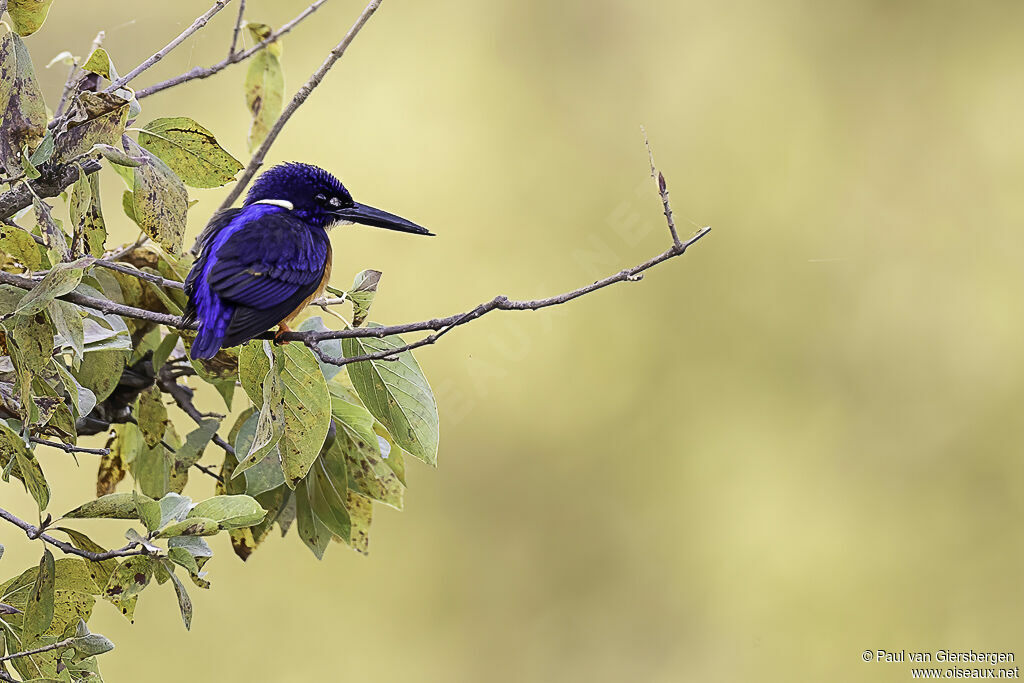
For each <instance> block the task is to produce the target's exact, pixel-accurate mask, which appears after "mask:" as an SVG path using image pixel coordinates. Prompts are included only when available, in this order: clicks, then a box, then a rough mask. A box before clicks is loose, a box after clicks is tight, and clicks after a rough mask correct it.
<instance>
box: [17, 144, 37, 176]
mask: <svg viewBox="0 0 1024 683" xmlns="http://www.w3.org/2000/svg"><path fill="white" fill-rule="evenodd" d="M21 170H22V171H24V172H25V177H26V178H28V179H29V180H35V179H36V178H38V177H39V176H41V175H42V173H40V172H39V169H38V168H36V166H35V164H33V163H32V159H31V158H30V157H29V154H28V147H26V148H24V149H22V150H21Z"/></svg>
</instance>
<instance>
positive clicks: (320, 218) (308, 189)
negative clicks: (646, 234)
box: [183, 163, 433, 358]
mask: <svg viewBox="0 0 1024 683" xmlns="http://www.w3.org/2000/svg"><path fill="white" fill-rule="evenodd" d="M348 223H361V224H363V225H372V226H375V227H378V228H387V229H389V230H398V231H400V232H411V233H413V234H416V235H432V234H433V233H431V232H430V231H429V230H427V229H426V228H423V227H421V226H419V225H416V224H415V223H413V222H411V221H407V220H406V219H404V218H401V217H399V216H395V215H394V214H390V213H388V212H386V211H381V210H380V209H375V208H373V207H372V206H367V205H365V204H359V203H357V202H356V201H354V200H353V199H352V195H351V194H349V192H348V190H346V189H345V186H344V185H342V184H341V182H340V181H339V180H338V179H337V178H335V177H334V176H333V175H331V174H330V173H328V172H327V171H325V170H323V169H322V168H318V167H316V166H312V165H310V164H299V163H289V164H282V165H280V166H275V167H274V168H271V169H270V170H268V171H266V172H265V173H263V174H262V175H260V177H259V178H257V179H256V182H255V183H253V186H252V188H251V189H250V190H249V194H248V195H247V196H246V198H245V202H243V204H242V207H241V208H239V209H227V210H225V211H221V212H219V213H217V214H216V215H215V216H214V217H213V219H212V220H211V221H210V223H209V225H207V226H206V229H205V230H204V231H203V234H202V235H201V236H200V238H199V239H200V254H199V258H198V259H196V262H195V264H194V265H193V266H192V270H191V271H190V272H189V274H188V277H187V278H186V279H185V293H186V294H187V295H188V306H187V307H186V309H185V313H184V316H183V317H184V322H186V323H195V322H198V323H199V333H198V334H197V335H196V338H195V341H193V342H192V350H191V355H192V357H193V358H212V357H213V356H214V355H216V354H217V352H218V351H219V350H220V349H221V348H224V347H228V346H237V345H238V344H242V343H244V342H246V341H248V340H250V339H252V338H254V337H256V336H258V335H260V334H262V333H263V332H266V331H267V330H269V329H270V328H272V327H274V326H275V325H277V326H278V327H279V332H278V335H280V334H281V333H283V332H286V331H288V329H289V328H288V323H289V322H290V321H291V320H292V319H294V318H295V317H296V316H297V315H298V314H299V313H300V312H301V311H302V309H304V308H305V307H306V306H307V305H308V304H309V302H310V301H312V300H313V299H315V298H317V297H318V296H320V294H321V293H322V292H323V291H324V288H325V287H326V286H327V282H328V280H329V279H330V276H331V242H330V240H329V239H328V237H327V229H328V228H330V227H332V226H334V225H338V224H348Z"/></svg>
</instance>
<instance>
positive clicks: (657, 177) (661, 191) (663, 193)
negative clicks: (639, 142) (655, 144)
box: [640, 126, 682, 247]
mask: <svg viewBox="0 0 1024 683" xmlns="http://www.w3.org/2000/svg"><path fill="white" fill-rule="evenodd" d="M640 130H641V132H643V134H644V145H646V146H647V158H648V159H650V160H651V178H653V179H654V182H656V183H657V184H658V195H659V196H660V197H661V206H662V208H663V209H664V212H665V220H666V221H667V222H668V231H669V233H671V235H672V243H673V244H675V245H676V246H677V247H678V246H680V245H681V244H682V243H681V242H680V241H679V233H678V232H676V219H675V218H673V216H672V204H671V203H670V202H669V199H668V185H666V183H665V176H664V174H663V173H662V172H661V171H659V170H658V169H657V168H656V167H655V165H654V151H653V150H652V149H651V141H650V140H648V139H647V130H646V129H645V128H644V127H643V126H640Z"/></svg>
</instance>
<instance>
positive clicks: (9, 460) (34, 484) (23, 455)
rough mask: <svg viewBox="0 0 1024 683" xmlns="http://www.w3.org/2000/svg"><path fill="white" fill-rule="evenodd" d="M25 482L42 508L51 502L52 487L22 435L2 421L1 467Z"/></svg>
mask: <svg viewBox="0 0 1024 683" xmlns="http://www.w3.org/2000/svg"><path fill="white" fill-rule="evenodd" d="M8 468H10V473H11V474H13V475H14V476H15V477H17V478H18V479H20V480H21V481H22V483H24V484H25V488H26V489H27V490H28V492H29V494H31V496H32V499H33V500H35V501H36V505H37V506H38V507H39V509H40V510H45V509H46V506H47V505H49V504H50V487H49V485H48V484H47V483H46V477H45V476H43V470H42V468H41V467H40V466H39V461H38V460H36V456H35V453H33V452H32V451H30V450H29V449H28V448H27V447H26V446H25V442H24V441H22V439H21V437H20V436H18V435H17V434H16V433H15V432H14V430H12V429H11V428H10V427H8V426H7V424H6V423H5V422H3V421H0V469H2V470H3V471H5V472H6V471H8Z"/></svg>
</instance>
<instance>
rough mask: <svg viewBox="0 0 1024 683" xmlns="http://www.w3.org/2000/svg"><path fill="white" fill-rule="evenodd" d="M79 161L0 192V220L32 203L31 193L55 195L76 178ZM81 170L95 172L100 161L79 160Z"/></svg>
mask: <svg viewBox="0 0 1024 683" xmlns="http://www.w3.org/2000/svg"><path fill="white" fill-rule="evenodd" d="M78 167H79V163H77V162H76V163H68V164H63V165H60V166H58V167H57V168H55V169H53V170H52V171H50V172H49V173H44V174H43V175H41V176H40V177H38V178H36V179H35V180H29V181H25V182H18V183H15V184H14V185H13V186H12V187H11V189H9V190H7V192H4V193H3V194H0V220H2V219H7V218H10V217H11V216H13V215H14V214H16V213H18V212H19V211H21V210H22V209H24V208H25V207H26V206H30V205H31V204H32V195H33V194H35V195H36V196H37V197H39V198H41V199H42V198H46V197H56V196H57V195H59V194H60V193H61V192H63V191H64V188H66V187H67V186H69V185H71V183H73V182H75V181H76V180H78ZM81 167H82V170H83V171H84V172H85V173H86V174H89V173H95V172H96V171H98V170H100V162H98V161H96V160H95V159H88V160H86V161H82V162H81Z"/></svg>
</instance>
